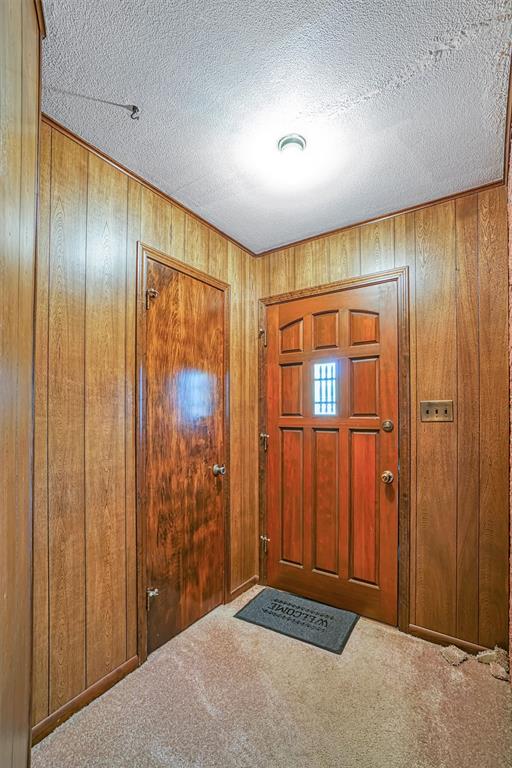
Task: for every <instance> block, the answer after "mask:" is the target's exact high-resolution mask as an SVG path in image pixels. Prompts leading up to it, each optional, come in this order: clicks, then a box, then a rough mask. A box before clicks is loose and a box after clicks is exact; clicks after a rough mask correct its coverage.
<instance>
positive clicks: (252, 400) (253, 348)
mask: <svg viewBox="0 0 512 768" xmlns="http://www.w3.org/2000/svg"><path fill="white" fill-rule="evenodd" d="M243 263H244V267H245V285H244V297H245V299H244V304H245V306H244V323H245V327H244V334H243V335H244V339H245V360H244V375H245V395H244V413H245V419H246V422H245V444H244V452H243V455H244V458H245V475H244V476H245V485H244V494H245V499H246V513H245V522H244V526H245V540H246V548H245V551H244V563H243V565H244V581H243V582H242V583H245V582H247V581H248V580H249V579H251V578H254V576H255V575H256V574H257V573H258V569H259V562H258V560H259V507H258V488H259V477H258V472H257V471H255V470H257V467H258V460H259V440H258V419H259V414H258V407H257V403H258V377H257V376H256V375H255V371H257V370H258V365H259V345H260V340H259V333H258V327H259V325H258V320H259V317H258V315H259V307H258V298H259V292H258V282H257V267H256V260H255V259H254V258H253V257H252V256H249V255H248V254H244V258H243ZM232 450H234V446H233V447H232ZM234 586H238V585H232V588H233V587H234Z"/></svg>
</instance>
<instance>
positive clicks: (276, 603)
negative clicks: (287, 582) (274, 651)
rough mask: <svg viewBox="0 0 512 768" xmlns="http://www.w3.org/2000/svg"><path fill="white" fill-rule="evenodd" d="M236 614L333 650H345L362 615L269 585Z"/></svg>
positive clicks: (337, 651) (244, 619)
mask: <svg viewBox="0 0 512 768" xmlns="http://www.w3.org/2000/svg"><path fill="white" fill-rule="evenodd" d="M235 616H236V618H237V619H242V620H243V621H248V622H250V623H251V624H257V625H258V626H259V627H266V628H267V629H272V630H273V631H274V632H279V633H280V634H282V635H288V637H295V638H296V639H297V640H302V641H303V642H304V643H310V644H311V645H316V646H317V647H318V648H324V649H325V650H326V651H332V653H341V652H342V650H343V649H344V647H345V644H346V642H347V640H348V639H349V637H350V634H351V632H352V630H353V629H354V627H355V625H356V623H357V620H358V618H359V616H358V615H357V613H351V612H350V611H342V610H341V609H340V608H332V607H331V606H329V605H323V604H322V603H316V602H315V601H314V600H307V599H306V598H305V597H298V596H297V595H291V594H290V593H289V592H281V591H279V590H277V589H271V588H270V587H267V588H266V589H264V590H263V591H262V592H259V593H258V594H257V595H256V597H255V598H253V599H252V600H251V602H250V603H247V605H245V606H244V607H243V608H242V609H241V610H240V611H238V613H236V614H235Z"/></svg>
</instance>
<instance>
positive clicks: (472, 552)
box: [455, 195, 480, 643]
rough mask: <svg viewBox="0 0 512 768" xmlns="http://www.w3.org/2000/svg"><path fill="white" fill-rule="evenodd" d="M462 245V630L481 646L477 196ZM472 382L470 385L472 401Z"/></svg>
mask: <svg viewBox="0 0 512 768" xmlns="http://www.w3.org/2000/svg"><path fill="white" fill-rule="evenodd" d="M455 215H456V233H455V234H456V244H457V405H458V407H457V439H458V444H459V450H458V456H457V462H458V463H457V474H458V482H457V627H456V636H457V637H463V638H465V639H466V640H469V641H470V642H472V643H478V528H479V504H480V478H479V474H480V451H479V448H480V446H479V433H480V398H479V389H480V387H479V368H480V360H479V349H478V346H479V318H478V304H479V296H478V292H479V291H478V289H479V282H478V197H477V195H470V196H468V197H461V198H460V199H459V200H457V201H456V203H455ZM468 382H471V387H470V396H469V397H467V396H466V394H467V393H468Z"/></svg>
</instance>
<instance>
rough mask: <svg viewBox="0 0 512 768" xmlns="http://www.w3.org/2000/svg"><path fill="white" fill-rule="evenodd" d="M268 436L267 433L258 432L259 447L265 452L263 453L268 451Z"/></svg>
mask: <svg viewBox="0 0 512 768" xmlns="http://www.w3.org/2000/svg"><path fill="white" fill-rule="evenodd" d="M269 437H270V435H269V434H268V433H267V432H260V442H261V447H262V448H263V450H264V451H265V453H266V452H267V451H268V439H269Z"/></svg>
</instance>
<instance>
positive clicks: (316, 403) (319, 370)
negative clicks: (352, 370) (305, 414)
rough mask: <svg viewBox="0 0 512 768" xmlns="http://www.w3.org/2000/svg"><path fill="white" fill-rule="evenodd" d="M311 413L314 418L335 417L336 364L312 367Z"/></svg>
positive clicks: (322, 364)
mask: <svg viewBox="0 0 512 768" xmlns="http://www.w3.org/2000/svg"><path fill="white" fill-rule="evenodd" d="M313 387H314V392H313V413H314V415H315V416H336V390H337V388H336V363H335V362H334V361H333V362H328V363H315V364H314V366H313Z"/></svg>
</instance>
